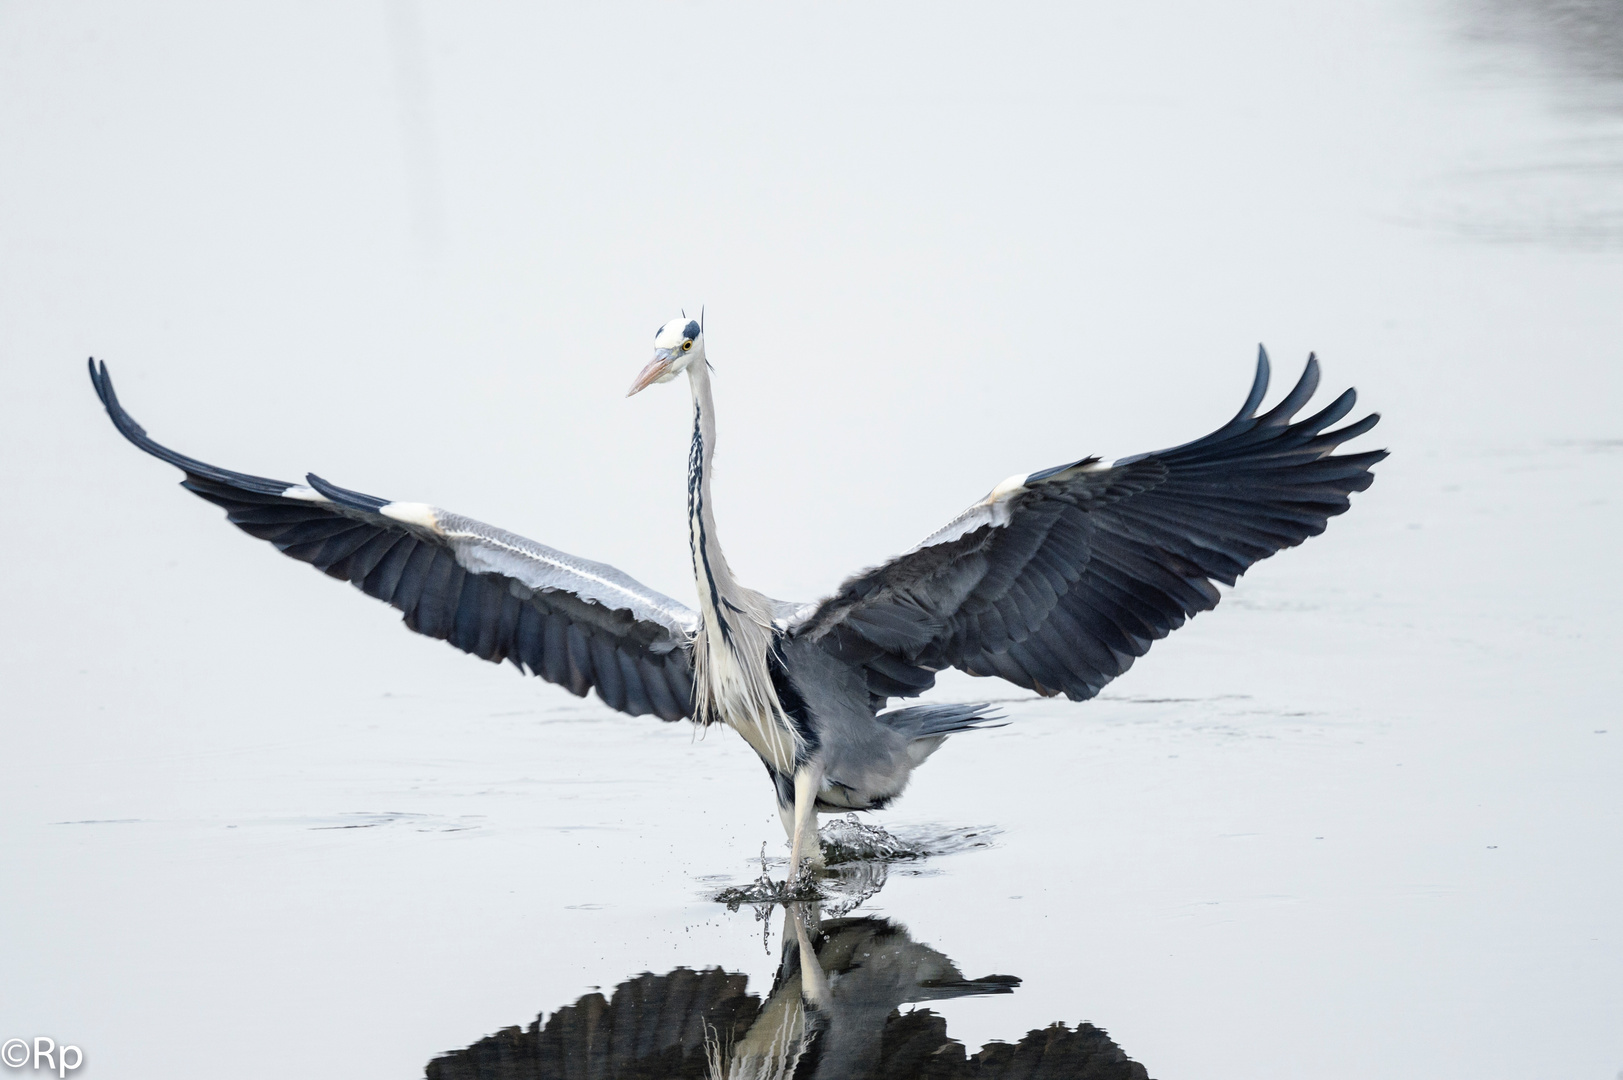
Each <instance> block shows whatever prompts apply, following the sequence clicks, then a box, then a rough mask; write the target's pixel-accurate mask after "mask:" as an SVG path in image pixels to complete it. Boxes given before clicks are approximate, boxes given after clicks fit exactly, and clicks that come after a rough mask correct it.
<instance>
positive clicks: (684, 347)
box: [682, 341, 693, 352]
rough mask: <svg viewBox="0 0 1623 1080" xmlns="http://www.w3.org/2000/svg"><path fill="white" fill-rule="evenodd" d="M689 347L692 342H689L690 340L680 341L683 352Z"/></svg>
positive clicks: (691, 345) (691, 346)
mask: <svg viewBox="0 0 1623 1080" xmlns="http://www.w3.org/2000/svg"><path fill="white" fill-rule="evenodd" d="M691 348H693V342H691V341H684V342H682V351H683V352H687V351H688V350H689V349H691Z"/></svg>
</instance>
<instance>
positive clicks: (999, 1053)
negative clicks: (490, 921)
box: [426, 904, 1148, 1080]
mask: <svg viewBox="0 0 1623 1080" xmlns="http://www.w3.org/2000/svg"><path fill="white" fill-rule="evenodd" d="M783 943H784V944H783V955H782V959H781V960H780V962H779V964H778V971H777V975H776V977H775V978H774V979H773V983H772V988H771V990H770V991H769V992H768V993H767V996H766V999H765V1000H764V1001H763V1000H761V999H760V998H758V997H757V996H756V995H754V994H750V993H746V992H745V984H746V981H747V976H744V975H738V974H730V973H728V972H725V971H722V970H721V969H720V968H711V969H709V970H706V971H691V970H689V969H687V968H677V969H676V970H674V971H671V972H669V973H668V974H665V975H653V974H644V975H640V976H638V977H637V978H635V979H632V980H630V981H628V982H624V983H621V984H620V985H619V986H617V987H615V990H614V996H613V997H612V998H610V999H608V1000H605V999H604V997H603V995H602V994H587V995H586V996H585V997H583V998H581V999H580V1000H579V1001H577V1002H575V1004H573V1005H569V1006H565V1007H564V1008H562V1009H559V1010H558V1011H557V1012H555V1013H553V1014H552V1016H551V1017H550V1018H547V1019H546V1021H545V1023H543V1022H542V1018H541V1017H537V1018H536V1021H535V1022H534V1023H532V1024H531V1025H530V1026H529V1028H528V1029H524V1030H521V1029H519V1028H516V1027H512V1028H507V1029H505V1030H503V1031H499V1032H497V1033H496V1034H494V1035H491V1036H488V1037H486V1038H484V1039H480V1040H479V1041H478V1042H476V1043H474V1044H473V1045H472V1046H470V1047H468V1048H467V1049H466V1050H458V1051H455V1052H453V1053H450V1054H446V1055H444V1056H443V1057H439V1058H435V1059H434V1060H433V1061H431V1062H429V1064H428V1067H427V1070H426V1072H427V1077H428V1080H667V1078H669V1080H676V1078H692V1080H723V1078H725V1080H790V1078H795V1080H811V1078H817V1080H866V1078H875V1080H878V1078H884V1080H926V1078H928V1080H971V1078H973V1080H1013V1078H1015V1077H1019V1078H1021V1080H1072V1078H1084V1080H1148V1074H1147V1073H1146V1072H1145V1070H1144V1067H1143V1066H1142V1065H1140V1064H1138V1063H1137V1062H1135V1061H1132V1060H1131V1059H1129V1058H1128V1057H1127V1055H1126V1054H1124V1053H1123V1052H1122V1051H1121V1049H1120V1048H1119V1047H1118V1046H1116V1044H1115V1043H1113V1042H1112V1041H1111V1040H1110V1037H1109V1036H1108V1035H1106V1034H1105V1032H1103V1031H1101V1030H1100V1029H1099V1028H1096V1027H1094V1026H1092V1025H1091V1024H1078V1025H1077V1026H1076V1027H1075V1028H1074V1029H1073V1028H1069V1027H1067V1026H1065V1025H1064V1024H1063V1023H1055V1024H1052V1025H1050V1026H1048V1027H1046V1028H1041V1029H1037V1030H1033V1031H1030V1032H1028V1033H1027V1034H1026V1035H1025V1036H1024V1037H1023V1038H1021V1039H1020V1040H1019V1042H1017V1043H1012V1044H1011V1043H1001V1042H993V1043H988V1044H987V1045H986V1046H984V1047H982V1048H981V1050H979V1051H978V1052H976V1053H974V1054H969V1053H967V1052H966V1050H965V1048H964V1046H963V1044H961V1043H959V1042H957V1041H956V1040H954V1039H953V1038H951V1037H950V1036H948V1034H947V1022H946V1020H945V1019H944V1018H943V1017H941V1016H939V1015H937V1014H936V1013H934V1012H932V1011H931V1010H929V1009H928V1008H921V1009H908V1010H907V1011H903V1008H902V1007H903V1006H906V1005H913V1004H917V1003H920V1002H930V1001H939V1000H942V999H945V998H956V997H966V996H972V995H978V994H1008V993H1012V992H1013V991H1014V988H1015V987H1017V986H1019V985H1020V980H1019V979H1017V978H1014V977H1013V976H1010V975H987V976H984V977H983V978H979V979H966V978H965V977H964V975H963V973H962V972H960V971H959V970H958V968H957V966H956V965H954V964H953V962H952V961H951V960H949V959H948V958H947V957H946V956H944V955H943V954H941V953H940V952H938V951H937V950H935V949H933V948H931V947H930V946H928V945H925V944H922V943H921V942H917V941H914V940H913V939H912V937H911V936H909V934H908V932H907V930H906V929H905V928H904V927H902V926H900V925H898V924H896V923H894V922H891V921H890V920H888V919H881V918H875V917H864V918H840V919H830V920H827V921H824V920H822V919H821V917H820V914H819V912H818V905H816V904H791V905H789V906H788V907H787V908H786V909H785V911H784V928H783Z"/></svg>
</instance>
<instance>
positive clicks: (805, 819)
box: [789, 765, 823, 882]
mask: <svg viewBox="0 0 1623 1080" xmlns="http://www.w3.org/2000/svg"><path fill="white" fill-rule="evenodd" d="M822 787H823V770H822V769H818V768H813V767H812V766H810V765H802V766H801V767H800V768H798V769H796V770H795V833H794V842H793V843H792V844H790V846H789V880H790V881H791V882H793V881H794V880H796V879H797V878H799V877H800V860H801V859H802V858H803V857H809V858H810V859H811V861H812V865H813V866H821V865H823V845H822V843H821V842H820V841H819V840H818V839H817V793H818V791H820V790H821V789H822Z"/></svg>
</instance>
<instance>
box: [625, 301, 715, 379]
mask: <svg viewBox="0 0 1623 1080" xmlns="http://www.w3.org/2000/svg"><path fill="white" fill-rule="evenodd" d="M702 363H704V328H703V327H701V326H700V325H699V322H698V320H697V319H690V318H688V317H687V316H686V315H682V316H679V317H678V318H675V319H672V320H671V321H670V322H668V323H666V324H665V325H664V326H661V327H660V328H659V332H658V333H656V334H655V335H654V358H653V359H652V360H650V361H648V366H647V367H645V368H643V369H642V374H640V375H638V376H637V381H636V382H634V383H632V384H631V389H630V390H628V391H626V397H630V396H631V395H632V394H635V393H637V392H638V391H639V390H645V389H647V388H648V387H650V386H652V385H654V384H655V383H660V382H670V381H671V380H672V379H674V378H676V377H677V376H678V375H680V374H682V372H684V371H686V370H687V369H688V366H689V365H691V364H702Z"/></svg>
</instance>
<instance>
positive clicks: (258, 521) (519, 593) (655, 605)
mask: <svg viewBox="0 0 1623 1080" xmlns="http://www.w3.org/2000/svg"><path fill="white" fill-rule="evenodd" d="M90 378H91V381H92V382H93V383H94V384H95V387H96V393H97V394H98V395H99V396H100V397H101V401H102V404H103V405H105V406H106V408H107V414H108V416H110V417H111V418H112V421H113V424H114V425H115V426H116V427H117V428H118V430H119V432H120V433H121V434H122V435H123V436H124V437H125V438H126V439H128V440H130V442H132V443H134V444H135V445H136V446H138V447H140V448H141V449H142V450H145V451H146V452H147V453H149V454H151V455H152V456H154V457H156V458H160V459H162V460H164V461H167V462H168V463H170V464H171V465H174V466H177V467H178V468H180V469H181V470H182V471H184V472H185V474H186V479H185V480H184V481H182V482H181V486H182V487H184V488H186V489H187V490H188V491H191V492H192V493H194V494H196V495H198V496H201V497H202V498H204V499H207V500H208V501H209V502H212V503H214V504H215V505H217V506H219V507H221V508H223V509H224V510H225V512H226V517H227V519H228V520H230V521H231V522H232V523H233V524H235V525H236V526H237V527H238V528H240V529H242V530H243V531H244V532H246V533H248V534H249V535H250V536H255V537H258V538H259V539H261V540H268V541H269V542H270V543H272V544H274V545H275V546H276V548H277V549H278V550H280V551H281V552H282V553H283V554H284V555H288V556H291V557H292V558H295V559H298V560H299V561H300V562H306V563H309V564H310V565H312V566H314V567H315V568H316V569H318V570H321V571H322V572H324V573H326V574H329V575H331V576H332V577H335V578H340V579H342V580H344V581H348V582H350V583H351V584H353V585H354V586H355V587H356V588H358V589H360V590H361V591H362V592H364V593H366V594H367V595H368V596H375V597H377V598H378V599H379V600H382V601H384V602H385V603H388V604H390V605H392V606H394V607H395V608H396V609H398V610H399V611H400V612H401V613H402V614H403V616H404V620H405V623H406V626H408V627H409V628H411V629H412V630H415V631H416V632H417V633H419V634H424V635H427V636H428V637H434V638H440V639H442V640H444V641H448V642H450V643H451V644H452V645H455V646H456V647H457V648H459V649H461V650H463V651H464V652H469V653H472V654H473V655H475V656H477V657H479V658H480V659H482V660H490V661H492V662H498V663H499V662H500V661H503V660H508V661H511V662H512V663H513V664H514V665H515V666H517V667H518V668H519V669H520V670H528V671H530V672H531V673H533V674H536V675H539V676H541V677H542V678H544V679H546V680H547V681H548V682H554V683H558V684H559V685H561V686H564V687H566V688H567V689H568V690H569V691H570V692H571V693H574V694H576V695H584V694H585V693H586V692H587V691H588V690H590V689H592V688H594V687H595V688H596V689H597V692H598V696H599V697H601V698H602V699H603V701H604V702H606V703H607V704H608V705H610V706H612V707H614V708H616V709H619V710H621V711H623V712H628V713H631V714H632V715H642V714H645V713H653V714H655V715H657V716H659V717H660V718H661V719H664V720H679V719H681V718H683V717H685V716H688V715H690V711H691V703H692V697H693V671H692V658H691V654H690V651H689V639H690V637H691V634H692V627H693V625H694V622H695V616H694V614H693V613H692V612H691V611H689V610H688V609H687V608H685V607H683V606H682V605H681V604H679V603H677V602H676V601H674V600H672V599H670V598H669V597H666V596H661V595H660V594H659V593H657V592H654V591H653V590H652V589H649V588H647V587H646V586H643V585H641V584H639V583H637V582H636V581H634V580H633V579H631V578H630V577H628V576H626V575H625V574H623V573H621V572H620V571H618V570H615V569H614V568H613V567H608V566H604V565H602V564H598V563H590V562H587V561H586V560H584V559H577V558H574V557H573V556H569V555H565V554H564V553H562V552H558V551H554V550H552V549H550V548H546V547H543V546H542V545H540V544H537V543H535V542H534V541H530V540H525V539H524V538H523V537H518V536H514V535H512V534H510V533H504V532H502V531H501V530H499V529H495V528H492V527H491V526H488V525H484V524H482V523H480V522H476V521H472V520H471V519H468V518H463V517H460V516H458V515H455V514H450V513H447V512H445V511H443V510H434V509H433V508H431V507H417V508H416V510H417V511H419V512H418V513H416V514H408V515H406V519H405V520H403V519H402V518H401V517H392V516H390V515H389V514H388V513H386V512H385V511H386V510H388V509H390V508H394V507H398V506H400V505H401V504H397V503H391V502H390V501H389V500H387V499H380V498H377V497H376V496H372V495H364V494H362V493H360V492H357V491H349V490H347V489H345V488H340V487H336V486H334V485H332V484H328V483H327V482H326V481H324V480H322V479H321V478H319V477H316V476H311V477H309V478H308V481H309V483H308V485H303V484H290V483H287V482H286V481H282V480H270V479H267V478H265V477H261V476H248V475H245V474H243V473H236V472H231V471H230V470H227V469H221V468H217V467H216V466H213V465H209V464H206V463H204V462H201V461H198V460H196V459H195V458H189V457H186V456H185V455H183V454H177V453H175V452H174V451H173V450H170V449H168V448H167V447H164V446H160V445H159V444H158V443H155V442H153V441H152V440H151V439H150V438H148V437H147V433H146V432H145V431H144V430H143V429H142V428H141V425H139V424H137V423H136V422H135V420H134V419H133V418H132V417H131V416H130V415H129V414H128V413H126V412H125V411H124V409H123V408H122V407H121V406H120V405H119V403H118V398H117V396H116V395H115V394H114V393H113V383H112V379H111V378H109V376H108V374H107V366H106V365H105V364H102V365H100V367H99V368H98V366H97V365H96V363H95V362H94V361H92V362H91V365H90Z"/></svg>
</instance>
